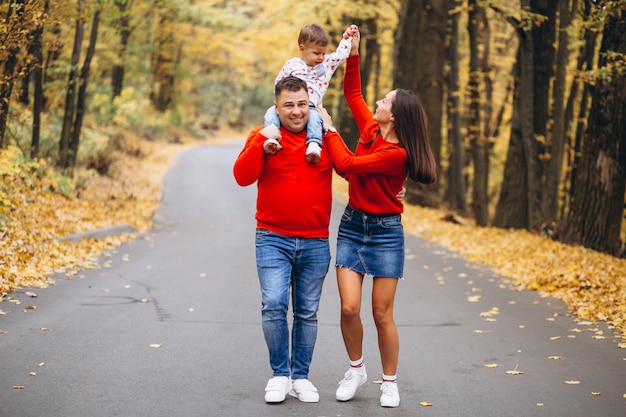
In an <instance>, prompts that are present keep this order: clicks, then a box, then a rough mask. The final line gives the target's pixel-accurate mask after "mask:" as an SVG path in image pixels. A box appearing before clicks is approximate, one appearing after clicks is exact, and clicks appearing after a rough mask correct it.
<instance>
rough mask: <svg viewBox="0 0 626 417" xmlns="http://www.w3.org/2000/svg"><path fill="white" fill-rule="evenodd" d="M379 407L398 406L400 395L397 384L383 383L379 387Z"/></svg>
mask: <svg viewBox="0 0 626 417" xmlns="http://www.w3.org/2000/svg"><path fill="white" fill-rule="evenodd" d="M380 390H381V391H382V394H381V395H380V405H381V406H382V407H397V406H399V405H400V394H399V393H398V383H396V382H383V383H382V385H381V386H380Z"/></svg>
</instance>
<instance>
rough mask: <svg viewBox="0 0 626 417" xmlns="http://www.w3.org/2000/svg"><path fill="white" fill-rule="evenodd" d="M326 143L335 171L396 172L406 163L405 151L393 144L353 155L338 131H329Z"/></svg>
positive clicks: (340, 173)
mask: <svg viewBox="0 0 626 417" xmlns="http://www.w3.org/2000/svg"><path fill="white" fill-rule="evenodd" d="M326 143H327V144H328V150H329V152H330V156H331V159H332V160H333V164H334V166H335V169H336V170H337V173H338V174H339V175H341V176H342V177H345V176H346V175H348V174H369V175H372V174H373V175H375V174H382V175H392V174H397V172H398V167H404V166H405V165H406V152H405V151H404V149H403V148H401V147H400V146H398V145H395V144H388V145H386V146H382V147H377V149H376V150H375V151H374V152H372V153H370V154H363V155H355V154H354V153H352V151H351V150H350V149H349V148H348V147H347V146H346V144H345V143H344V141H343V139H341V136H339V134H338V133H333V132H329V133H328V135H327V136H326Z"/></svg>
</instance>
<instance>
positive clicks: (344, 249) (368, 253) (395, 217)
mask: <svg viewBox="0 0 626 417" xmlns="http://www.w3.org/2000/svg"><path fill="white" fill-rule="evenodd" d="M336 258H337V259H336V263H335V265H336V266H338V267H345V268H348V269H351V270H353V271H356V272H360V273H361V274H364V275H365V274H367V275H372V276H374V277H391V278H402V274H403V272H404V230H403V228H402V218H401V215H400V214H391V215H376V214H366V213H361V212H358V211H355V210H354V209H352V207H350V206H347V207H346V209H345V210H344V212H343V215H342V216H341V223H340V224H339V233H338V235H337V255H336Z"/></svg>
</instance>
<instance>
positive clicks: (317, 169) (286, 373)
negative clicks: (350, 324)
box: [233, 76, 332, 403]
mask: <svg viewBox="0 0 626 417" xmlns="http://www.w3.org/2000/svg"><path fill="white" fill-rule="evenodd" d="M274 104H275V105H276V113H277V114H278V117H279V119H280V123H281V127H280V128H277V127H276V126H267V127H262V126H261V127H258V128H256V129H254V130H253V131H252V132H251V133H250V135H249V136H248V139H247V140H246V143H245V145H244V148H243V150H242V151H241V153H240V154H239V156H238V157H237V160H236V161H235V165H234V169H233V173H234V176H235V180H236V181H237V183H238V184H239V185H241V186H248V185H251V184H253V183H254V182H256V183H257V189H258V192H257V212H256V216H255V218H256V220H257V227H256V240H255V243H256V262H257V271H258V275H259V282H260V286H261V317H262V327H263V334H264V336H265V342H266V344H267V347H268V350H269V358H270V365H271V367H272V370H273V377H272V378H271V379H270V380H269V381H268V383H267V386H266V387H265V401H266V402H268V403H278V402H282V401H284V400H285V397H286V396H287V393H289V394H290V395H292V396H295V397H297V398H298V399H300V401H303V402H318V401H319V394H318V392H317V389H316V388H315V386H314V385H313V384H312V383H311V382H310V381H309V380H308V374H309V366H310V363H311V359H312V356H313V349H314V347H315V340H316V338H317V310H318V307H319V302H320V297H321V293H322V286H323V283H324V278H325V277H326V273H327V272H328V267H329V263H330V248H329V243H328V225H329V223H330V211H331V201H332V188H331V181H332V162H331V160H330V157H329V156H328V154H327V153H325V152H324V153H322V156H321V159H320V161H319V162H318V163H317V164H310V163H308V162H307V161H306V159H305V150H306V135H307V132H306V125H307V121H308V116H309V96H308V93H307V86H306V83H305V82H304V81H302V80H301V79H299V78H296V77H293V76H288V77H286V78H284V79H282V80H281V81H279V82H278V83H277V84H276V86H275V103H274ZM271 138H273V139H280V145H281V150H279V151H278V152H277V153H275V154H273V155H270V154H266V153H265V152H264V150H263V143H264V142H265V141H266V140H267V139H271ZM290 299H291V300H292V310H293V329H292V332H291V352H290V350H289V347H290V332H289V328H288V323H287V311H288V307H289V300H290Z"/></svg>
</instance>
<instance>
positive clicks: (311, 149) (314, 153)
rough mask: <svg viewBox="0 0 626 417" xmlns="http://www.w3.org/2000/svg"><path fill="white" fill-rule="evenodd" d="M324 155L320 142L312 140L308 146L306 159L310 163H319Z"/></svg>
mask: <svg viewBox="0 0 626 417" xmlns="http://www.w3.org/2000/svg"><path fill="white" fill-rule="evenodd" d="M321 157H322V147H321V146H320V145H319V143H316V142H311V143H309V146H307V147H306V161H307V162H308V163H309V164H317V163H318V162H319V161H320V159H321Z"/></svg>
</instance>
